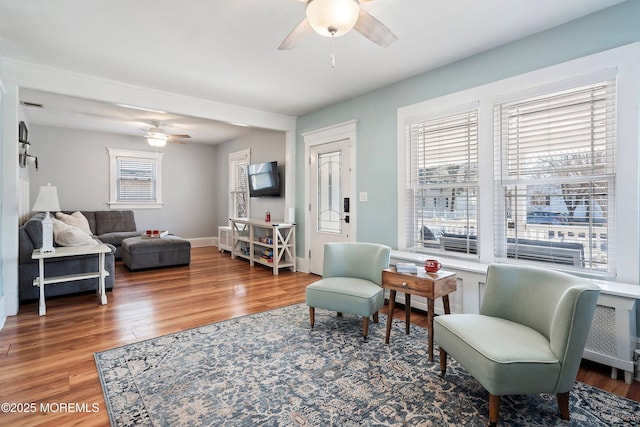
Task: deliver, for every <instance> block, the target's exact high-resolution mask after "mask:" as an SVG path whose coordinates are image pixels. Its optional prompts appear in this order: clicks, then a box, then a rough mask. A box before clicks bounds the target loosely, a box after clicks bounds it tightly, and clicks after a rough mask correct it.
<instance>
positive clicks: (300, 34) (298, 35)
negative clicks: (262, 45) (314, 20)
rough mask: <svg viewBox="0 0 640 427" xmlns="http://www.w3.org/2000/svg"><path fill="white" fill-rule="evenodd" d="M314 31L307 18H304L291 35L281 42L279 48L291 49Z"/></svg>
mask: <svg viewBox="0 0 640 427" xmlns="http://www.w3.org/2000/svg"><path fill="white" fill-rule="evenodd" d="M312 32H313V28H311V24H309V21H308V20H307V18H304V19H303V20H302V22H300V23H299V24H298V25H297V26H296V27H295V28H294V29H293V31H291V32H290V33H289V35H288V36H287V37H286V38H285V39H284V40H283V41H282V43H280V46H278V50H290V49H293V48H294V47H296V46H297V44H298V43H299V42H300V41H301V40H302V39H303V38H305V37H306V36H308V35H309V34H311V33H312Z"/></svg>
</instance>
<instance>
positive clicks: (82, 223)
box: [56, 212, 93, 236]
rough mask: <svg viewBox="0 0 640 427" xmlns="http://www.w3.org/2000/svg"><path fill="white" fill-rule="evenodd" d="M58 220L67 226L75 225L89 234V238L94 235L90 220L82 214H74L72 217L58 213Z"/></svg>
mask: <svg viewBox="0 0 640 427" xmlns="http://www.w3.org/2000/svg"><path fill="white" fill-rule="evenodd" d="M56 218H58V219H59V220H60V221H62V222H64V223H65V224H68V225H73V226H74V227H77V228H79V229H80V230H82V231H84V232H85V233H87V234H88V235H89V236H91V235H92V234H93V233H92V232H91V227H89V220H88V219H87V217H86V216H84V215H82V212H74V213H72V214H71V215H69V214H66V213H62V212H57V213H56Z"/></svg>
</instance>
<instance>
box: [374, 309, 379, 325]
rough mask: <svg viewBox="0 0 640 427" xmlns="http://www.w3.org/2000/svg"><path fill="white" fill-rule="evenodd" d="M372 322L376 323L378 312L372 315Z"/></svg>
mask: <svg viewBox="0 0 640 427" xmlns="http://www.w3.org/2000/svg"><path fill="white" fill-rule="evenodd" d="M373 321H374V322H376V323H378V322H379V319H378V312H377V311H376V312H375V313H373Z"/></svg>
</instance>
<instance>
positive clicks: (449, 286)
mask: <svg viewBox="0 0 640 427" xmlns="http://www.w3.org/2000/svg"><path fill="white" fill-rule="evenodd" d="M382 287H383V288H385V289H389V314H388V316H387V333H386V335H385V339H384V342H385V343H386V344H389V335H390V334H391V322H392V321H393V310H394V308H395V303H396V292H404V294H405V309H404V311H405V323H406V329H405V333H406V334H407V335H409V326H410V316H411V295H418V296H421V297H425V298H426V299H427V331H428V333H429V362H433V311H434V305H435V304H434V302H435V299H436V298H442V303H443V305H444V312H445V314H449V313H451V310H450V307H449V294H450V293H452V292H455V291H456V287H457V276H456V273H454V272H451V271H443V270H440V271H439V272H437V273H427V272H425V271H423V270H420V269H418V272H417V273H398V272H397V271H396V269H395V267H392V268H388V269H386V270H382Z"/></svg>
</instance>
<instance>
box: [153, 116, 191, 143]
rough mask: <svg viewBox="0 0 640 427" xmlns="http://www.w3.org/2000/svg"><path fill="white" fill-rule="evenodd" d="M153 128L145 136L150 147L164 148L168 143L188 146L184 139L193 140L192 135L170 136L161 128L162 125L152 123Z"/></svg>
mask: <svg viewBox="0 0 640 427" xmlns="http://www.w3.org/2000/svg"><path fill="white" fill-rule="evenodd" d="M151 125H152V126H153V127H152V128H150V129H148V130H147V131H146V132H147V133H146V134H145V136H144V137H145V138H147V142H148V143H149V145H152V146H154V147H164V146H165V144H166V143H167V141H168V142H176V143H178V144H186V142H185V141H182V140H183V139H187V138H191V135H178V134H168V133H167V132H165V131H164V129H161V128H160V123H158V122H152V123H151Z"/></svg>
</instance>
